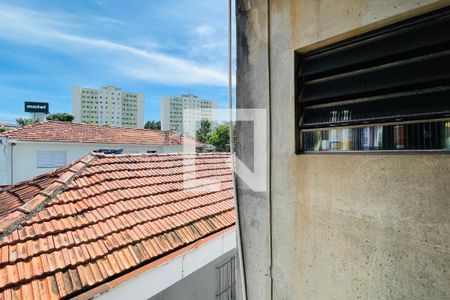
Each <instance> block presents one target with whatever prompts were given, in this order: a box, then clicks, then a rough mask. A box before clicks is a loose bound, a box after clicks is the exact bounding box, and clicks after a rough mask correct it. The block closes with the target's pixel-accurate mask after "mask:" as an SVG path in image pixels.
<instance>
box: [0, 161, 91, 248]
mask: <svg viewBox="0 0 450 300" xmlns="http://www.w3.org/2000/svg"><path fill="white" fill-rule="evenodd" d="M93 159H95V156H93V155H91V154H88V155H86V156H85V157H83V158H82V159H80V160H79V161H78V163H75V164H74V165H73V166H72V167H71V168H70V169H69V170H66V171H65V172H63V173H62V174H61V175H60V176H59V177H58V178H57V179H56V180H55V181H54V182H53V183H52V184H50V185H49V186H48V187H46V188H45V189H44V190H42V191H40V192H39V193H38V194H37V195H36V196H34V197H33V198H32V199H31V200H29V201H27V202H26V203H24V204H23V205H21V206H20V207H18V208H16V209H15V211H13V212H11V213H9V214H7V215H6V216H4V217H3V218H0V240H1V239H2V238H3V237H5V236H6V235H8V234H9V233H11V232H12V231H13V230H15V229H16V228H17V227H18V226H19V225H20V223H22V222H24V221H26V220H27V219H29V218H31V217H32V216H34V215H36V214H37V213H38V212H39V211H41V210H42V209H43V208H44V207H45V205H46V204H48V203H49V202H50V201H51V200H53V198H54V197H55V196H56V195H57V194H58V193H60V192H61V191H62V190H63V189H65V188H66V187H67V186H68V185H69V184H70V182H72V180H73V179H74V178H75V176H76V175H78V174H79V173H81V172H82V171H83V170H84V169H85V168H86V166H88V165H89V163H90V162H92V160H93ZM78 164H82V166H80V168H77V170H76V171H75V172H74V170H73V167H74V166H75V165H78ZM66 172H70V173H72V174H71V175H66Z"/></svg>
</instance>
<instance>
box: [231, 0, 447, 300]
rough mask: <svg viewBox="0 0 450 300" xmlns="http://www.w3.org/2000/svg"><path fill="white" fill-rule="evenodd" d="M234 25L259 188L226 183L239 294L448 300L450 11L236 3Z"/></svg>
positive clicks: (246, 138)
mask: <svg viewBox="0 0 450 300" xmlns="http://www.w3.org/2000/svg"><path fill="white" fill-rule="evenodd" d="M236 22H237V29H236V32H237V46H236V48H237V74H236V77H237V86H236V92H237V97H236V98H237V100H236V101H237V104H236V106H237V107H238V108H250V109H251V108H258V109H265V112H266V113H267V131H265V132H264V134H265V136H266V137H267V140H268V143H267V147H266V148H265V149H266V150H267V159H266V160H264V161H266V162H267V164H266V165H265V167H264V168H265V169H266V170H267V174H268V176H266V177H264V183H265V184H266V186H267V189H266V190H261V191H257V190H252V189H251V188H249V187H248V186H247V185H246V182H245V181H244V180H243V179H239V180H237V181H236V191H237V200H238V208H239V209H238V212H239V216H238V217H239V220H238V221H239V222H238V224H240V228H239V230H240V232H241V237H242V252H243V264H244V268H243V270H242V271H243V272H244V273H245V282H246V285H245V289H242V290H243V291H244V292H246V296H247V298H246V299H450V284H449V283H450V263H449V262H450V251H449V250H450V248H449V246H450V217H449V213H450V211H449V208H450V197H449V194H450V185H449V182H450V155H449V153H450V152H449V151H450V147H449V145H450V144H449V137H450V136H449V133H450V131H449V129H450V119H449V115H450V114H449V112H450V101H449V99H450V88H449V82H450V72H449V67H450V59H449V57H450V56H449V51H450V47H449V45H450V35H449V29H450V2H449V1H437V0H424V1H402V0H391V1H368V0H352V1H344V0H335V1H319V0H302V1H296V0H291V1H286V0H271V1H254V0H237V1H236ZM244 113H245V112H244ZM241 114H243V113H242V112H241V111H240V110H237V120H239V119H240V117H241ZM246 123H248V122H237V128H236V132H237V133H238V134H237V146H236V152H237V153H236V155H237V158H239V160H240V161H242V163H244V164H245V165H247V166H249V168H250V167H251V166H253V162H254V156H253V154H252V151H253V147H251V146H250V147H249V145H251V142H252V141H253V143H255V141H254V136H255V134H254V132H253V131H252V127H250V126H251V125H248V124H246ZM263 129H264V128H260V129H258V130H263ZM260 132H261V131H260ZM260 132H259V133H260ZM260 147H263V145H261V146H260ZM240 282H241V281H240V280H239V281H238V283H240Z"/></svg>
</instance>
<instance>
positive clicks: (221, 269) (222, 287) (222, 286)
mask: <svg viewBox="0 0 450 300" xmlns="http://www.w3.org/2000/svg"><path fill="white" fill-rule="evenodd" d="M216 299H217V300H234V299H236V272H235V258H234V257H233V258H231V259H230V260H228V261H227V262H225V263H224V264H222V265H220V266H218V267H217V295H216Z"/></svg>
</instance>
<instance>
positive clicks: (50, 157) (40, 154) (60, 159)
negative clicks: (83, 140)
mask: <svg viewBox="0 0 450 300" xmlns="http://www.w3.org/2000/svg"><path fill="white" fill-rule="evenodd" d="M65 164H66V151H37V167H38V168H58V167H62V166H64V165H65Z"/></svg>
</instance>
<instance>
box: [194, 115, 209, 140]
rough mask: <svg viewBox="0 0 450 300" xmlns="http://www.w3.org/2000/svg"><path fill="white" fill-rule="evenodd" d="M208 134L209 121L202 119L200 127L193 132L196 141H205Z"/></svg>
mask: <svg viewBox="0 0 450 300" xmlns="http://www.w3.org/2000/svg"><path fill="white" fill-rule="evenodd" d="M210 135H211V121H209V120H202V121H201V122H200V128H199V129H198V130H197V132H196V133H195V137H196V139H197V141H199V142H201V143H206V142H207V141H208V138H209V136H210Z"/></svg>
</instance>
